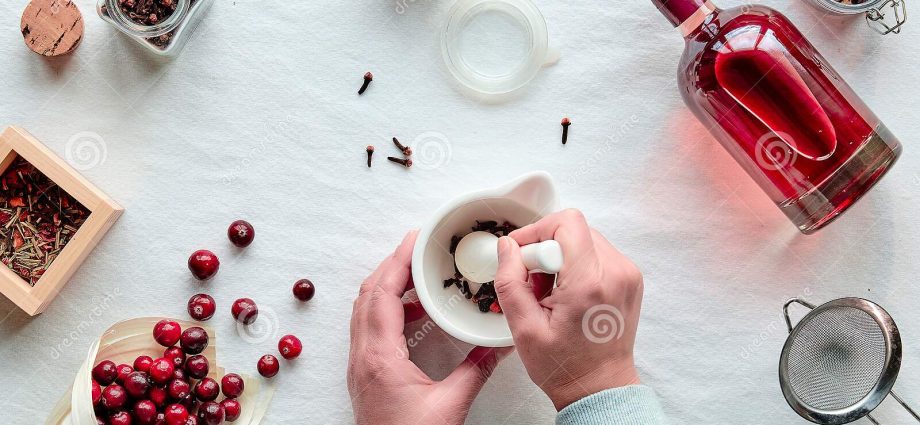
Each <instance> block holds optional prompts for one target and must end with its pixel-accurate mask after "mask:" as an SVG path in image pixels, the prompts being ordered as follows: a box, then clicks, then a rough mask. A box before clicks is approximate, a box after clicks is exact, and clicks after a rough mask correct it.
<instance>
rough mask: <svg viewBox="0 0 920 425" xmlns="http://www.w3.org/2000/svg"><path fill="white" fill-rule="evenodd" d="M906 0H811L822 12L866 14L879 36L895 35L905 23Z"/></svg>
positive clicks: (867, 20) (867, 19) (870, 24)
mask: <svg viewBox="0 0 920 425" xmlns="http://www.w3.org/2000/svg"><path fill="white" fill-rule="evenodd" d="M905 1H906V0H811V3H812V4H814V5H816V6H818V7H821V8H822V9H824V10H827V11H830V12H833V13H837V14H840V15H854V14H859V13H865V14H866V22H868V23H869V26H870V27H872V29H874V30H876V31H878V32H879V33H881V34H890V33H894V34H897V33H899V32H901V26H902V25H904V22H905V21H907V5H906V3H905Z"/></svg>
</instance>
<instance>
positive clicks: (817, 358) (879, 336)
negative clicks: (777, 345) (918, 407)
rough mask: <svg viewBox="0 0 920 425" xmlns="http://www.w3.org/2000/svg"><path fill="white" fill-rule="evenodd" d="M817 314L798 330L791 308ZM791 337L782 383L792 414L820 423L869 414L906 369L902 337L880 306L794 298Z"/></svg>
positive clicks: (857, 301)
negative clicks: (818, 303) (793, 323)
mask: <svg viewBox="0 0 920 425" xmlns="http://www.w3.org/2000/svg"><path fill="white" fill-rule="evenodd" d="M793 303H798V304H801V305H803V306H805V307H808V308H809V309H811V311H810V312H809V313H808V314H806V315H805V317H803V318H802V319H801V320H799V322H798V323H797V324H796V325H795V327H793V325H792V320H790V319H789V306H790V305H792V304H793ZM783 315H784V316H785V318H786V326H787V327H788V328H789V337H788V338H787V339H786V344H785V345H784V346H783V351H782V355H781V356H780V359H779V383H780V387H781V388H782V390H783V396H785V397H786V401H787V402H788V403H789V406H790V407H792V410H795V412H796V413H798V414H799V415H800V416H802V417H803V418H805V419H807V420H809V421H812V422H814V423H818V424H845V423H849V422H853V421H855V420H857V419H860V418H862V417H863V416H865V417H867V418H868V419H869V420H870V421H872V423H875V424H878V422H877V421H876V420H875V419H874V418H872V416H871V415H869V413H870V412H872V410H873V409H875V408H876V407H878V405H879V404H880V403H881V402H882V400H884V399H885V397H887V396H888V394H891V396H892V397H894V399H895V400H897V401H898V402H899V403H900V404H901V405H902V406H904V408H905V409H907V411H908V412H909V413H910V414H911V415H912V416H913V417H914V418H915V419H917V421H920V416H917V413H916V412H914V410H913V409H911V408H910V406H908V405H907V404H906V403H904V401H903V400H902V399H901V398H900V397H898V395H897V394H895V393H894V391H892V390H891V388H892V387H893V386H894V382H895V380H896V379H897V377H898V371H899V370H900V368H901V335H900V333H899V332H898V327H897V326H896V325H895V323H894V321H893V320H892V319H891V316H890V315H888V313H887V312H886V311H885V310H884V309H882V308H881V307H880V306H879V305H878V304H875V303H873V302H871V301H867V300H864V299H861V298H841V299H837V300H834V301H830V302H828V303H825V304H822V305H820V306H817V307H816V306H815V305H813V304H811V303H809V302H806V301H803V300H800V299H798V298H793V299H791V300H789V301H787V302H786V304H784V305H783Z"/></svg>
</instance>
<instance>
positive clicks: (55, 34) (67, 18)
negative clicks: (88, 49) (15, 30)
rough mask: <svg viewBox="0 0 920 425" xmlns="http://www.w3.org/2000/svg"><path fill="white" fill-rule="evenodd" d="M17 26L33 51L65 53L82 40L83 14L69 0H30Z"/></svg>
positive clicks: (45, 53) (49, 54)
mask: <svg viewBox="0 0 920 425" xmlns="http://www.w3.org/2000/svg"><path fill="white" fill-rule="evenodd" d="M19 28H20V30H22V38H23V39H24V40H25V42H26V46H28V47H29V49H32V51H33V52H35V53H38V54H40V55H42V56H49V57H50V56H60V55H66V54H68V53H70V52H72V51H73V50H74V49H76V48H77V45H79V44H80V40H82V39H83V15H82V14H81V13H80V9H77V5H75V4H73V2H72V1H71V0H32V1H31V2H29V5H28V6H26V10H25V11H23V12H22V20H21V21H20V25H19Z"/></svg>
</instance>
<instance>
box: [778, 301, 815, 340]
mask: <svg viewBox="0 0 920 425" xmlns="http://www.w3.org/2000/svg"><path fill="white" fill-rule="evenodd" d="M792 303H796V304H801V305H803V306H805V307H808V309H809V310H814V308H815V305H814V304H812V303H810V302H808V301H805V300H803V299H801V298H793V299H791V300H789V301H786V304H783V317H784V318H785V319H786V328H788V329H789V333H792V319H790V318H789V306H790V305H792Z"/></svg>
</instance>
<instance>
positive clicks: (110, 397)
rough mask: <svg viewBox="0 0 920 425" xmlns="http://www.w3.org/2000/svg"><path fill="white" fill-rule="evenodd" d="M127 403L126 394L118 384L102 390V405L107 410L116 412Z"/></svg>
mask: <svg viewBox="0 0 920 425" xmlns="http://www.w3.org/2000/svg"><path fill="white" fill-rule="evenodd" d="M127 402H128V393H126V392H125V388H124V387H122V386H121V385H118V384H111V385H109V386H107V387H105V389H104V390H102V405H103V406H105V408H106V409H109V410H118V409H121V408H122V407H124V405H125V403H127Z"/></svg>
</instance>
